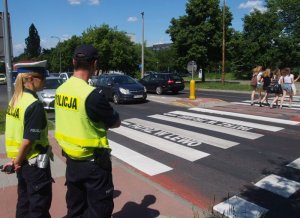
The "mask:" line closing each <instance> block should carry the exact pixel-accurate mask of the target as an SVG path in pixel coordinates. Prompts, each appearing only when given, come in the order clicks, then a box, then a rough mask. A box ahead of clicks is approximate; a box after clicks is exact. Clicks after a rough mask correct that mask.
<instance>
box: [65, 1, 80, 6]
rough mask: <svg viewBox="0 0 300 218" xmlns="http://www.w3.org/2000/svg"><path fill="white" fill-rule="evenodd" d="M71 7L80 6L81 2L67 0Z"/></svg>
mask: <svg viewBox="0 0 300 218" xmlns="http://www.w3.org/2000/svg"><path fill="white" fill-rule="evenodd" d="M68 1H69V3H70V4H71V5H80V4H81V0H68Z"/></svg>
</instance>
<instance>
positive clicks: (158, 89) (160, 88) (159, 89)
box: [155, 86, 163, 95]
mask: <svg viewBox="0 0 300 218" xmlns="http://www.w3.org/2000/svg"><path fill="white" fill-rule="evenodd" d="M155 92H156V94H158V95H161V94H162V93H163V90H162V87H160V86H158V87H156V90H155Z"/></svg>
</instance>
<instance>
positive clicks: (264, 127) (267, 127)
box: [170, 108, 283, 132]
mask: <svg viewBox="0 0 300 218" xmlns="http://www.w3.org/2000/svg"><path fill="white" fill-rule="evenodd" d="M195 109H196V108H195ZM199 109H201V108H199ZM170 113H174V114H180V115H187V116H193V117H198V118H202V119H207V120H214V121H219V122H225V123H231V124H236V125H241V126H247V127H252V128H256V129H262V130H266V131H271V132H278V131H280V130H283V128H281V127H277V126H270V125H264V124H259V123H252V122H247V121H241V120H236V119H235V120H234V119H228V118H222V117H216V116H210V115H205V114H196V113H190V112H183V111H172V112H170Z"/></svg>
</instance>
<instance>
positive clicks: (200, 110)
mask: <svg viewBox="0 0 300 218" xmlns="http://www.w3.org/2000/svg"><path fill="white" fill-rule="evenodd" d="M189 110H193V111H198V112H203V113H212V114H219V115H226V116H232V117H241V118H247V119H252V120H260V121H266V122H273V123H280V124H287V125H298V124H299V123H300V122H297V121H292V120H283V119H277V118H271V117H263V116H256V115H250V114H241V113H233V112H227V111H217V110H211V109H205V108H190V109H189ZM277 128H278V127H277Z"/></svg>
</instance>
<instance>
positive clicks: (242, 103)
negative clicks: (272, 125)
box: [231, 102, 300, 110]
mask: <svg viewBox="0 0 300 218" xmlns="http://www.w3.org/2000/svg"><path fill="white" fill-rule="evenodd" d="M231 103H232V104H240V105H250V103H244V102H231ZM253 106H254V107H259V105H256V104H254V105H253ZM283 108H284V109H289V110H290V109H292V110H300V108H293V107H291V108H289V107H284V105H283ZM273 109H276V108H275V105H274V106H273ZM277 109H278V108H277Z"/></svg>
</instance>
